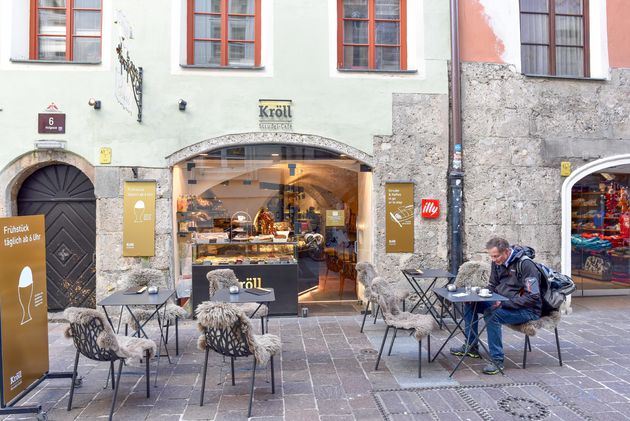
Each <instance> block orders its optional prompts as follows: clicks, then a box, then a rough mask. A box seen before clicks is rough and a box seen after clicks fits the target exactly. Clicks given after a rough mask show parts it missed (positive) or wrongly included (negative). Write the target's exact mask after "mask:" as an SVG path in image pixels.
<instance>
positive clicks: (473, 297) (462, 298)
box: [431, 288, 509, 377]
mask: <svg viewBox="0 0 630 421" xmlns="http://www.w3.org/2000/svg"><path fill="white" fill-rule="evenodd" d="M433 292H434V293H435V294H436V295H438V296H440V297H441V298H442V299H444V300H445V301H448V302H450V303H452V304H457V303H469V304H472V305H473V311H476V310H477V304H478V303H484V302H493V303H494V302H496V301H501V302H503V301H509V299H508V298H506V297H504V296H502V295H499V294H497V293H493V294H492V295H490V296H489V297H481V296H479V295H477V294H475V293H474V292H471V293H469V294H466V295H460V294H462V293H464V294H465V289H464V288H458V289H457V290H455V291H453V292H451V291H449V290H447V289H446V288H434V289H433ZM451 307H452V308H453V309H454V310H453V311H454V312H455V313H459V316H460V317H459V322H457V323H456V324H455V329H453V331H452V332H451V334H450V335H449V336H448V338H446V341H444V343H443V344H442V346H441V347H440V349H439V350H438V352H436V353H435V355H434V356H433V359H432V360H431V361H435V359H436V358H437V356H438V355H440V353H442V350H443V349H444V347H445V346H446V344H447V343H448V342H449V341H450V340H451V339H452V338H453V337H455V335H456V334H457V332H458V331H459V332H461V333H462V335H464V341H465V342H464V343H465V344H466V349H465V352H464V355H462V357H461V358H460V359H459V362H458V363H457V365H456V366H455V368H454V369H453V371H451V374H450V375H449V377H452V376H453V374H455V371H457V369H458V368H459V366H460V365H461V363H462V362H463V361H464V358H466V354H467V353H468V350H469V349H470V348H473V347H474V346H475V345H477V344H480V345H481V346H482V347H483V349H484V351H486V354H488V355H490V352H489V351H488V348H487V347H486V345H485V344H484V343H483V341H482V340H481V335H482V334H483V332H484V330H486V328H487V327H488V323H487V322H486V323H485V325H484V327H483V328H482V329H481V331H479V334H478V335H477V337H476V338H474V339H473V341H472V343H469V341H468V340H467V339H469V338H466V331H465V330H464V328H463V327H462V323H465V322H464V315H463V314H462V313H461V311H460V310H459V308H458V306H457V305H453V306H451ZM498 308H499V307H496V308H490V317H489V318H488V320H492V318H493V317H494V315H495V313H496V311H497V309H498ZM446 311H448V313H449V315H450V316H451V317H452V318H453V320H456V318H455V314H453V313H451V311H450V310H449V309H448V307H446ZM481 319H483V317H478V318H477V321H476V322H475V323H477V324H479V321H480V320H481ZM464 326H465V325H464ZM489 361H490V362H491V363H492V364H493V365H494V366H495V367H496V368H497V369H498V370H499V371H500V372H501V374H505V373H503V370H502V369H501V367H499V366H498V365H497V364H496V363H495V362H494V360H493V359H492V358H489Z"/></svg>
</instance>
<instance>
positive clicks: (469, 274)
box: [455, 261, 492, 288]
mask: <svg viewBox="0 0 630 421" xmlns="http://www.w3.org/2000/svg"><path fill="white" fill-rule="evenodd" d="M491 271H492V267H491V266H490V263H488V262H476V261H470V262H466V263H463V264H462V265H461V266H460V267H459V270H458V271H457V277H456V278H455V286H456V287H457V288H463V287H465V286H466V280H467V279H469V280H470V286H473V287H481V288H485V287H487V286H488V284H489V282H490V273H491Z"/></svg>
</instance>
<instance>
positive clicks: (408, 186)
mask: <svg viewBox="0 0 630 421" xmlns="http://www.w3.org/2000/svg"><path fill="white" fill-rule="evenodd" d="M413 245H414V244H413V183H386V184H385V252H386V253H413Z"/></svg>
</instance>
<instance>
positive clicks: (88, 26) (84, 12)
mask: <svg viewBox="0 0 630 421" xmlns="http://www.w3.org/2000/svg"><path fill="white" fill-rule="evenodd" d="M30 13H31V17H30V19H31V21H30V46H29V49H30V52H29V58H30V59H31V60H42V61H68V62H79V63H98V62H100V60H101V17H102V4H101V0H31V11H30Z"/></svg>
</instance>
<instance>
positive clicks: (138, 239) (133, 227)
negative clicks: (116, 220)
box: [123, 181, 156, 256]
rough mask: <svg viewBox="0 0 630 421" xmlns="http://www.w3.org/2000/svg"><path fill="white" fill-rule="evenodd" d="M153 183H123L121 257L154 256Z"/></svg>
mask: <svg viewBox="0 0 630 421" xmlns="http://www.w3.org/2000/svg"><path fill="white" fill-rule="evenodd" d="M155 191H156V184H155V181H125V188H124V193H123V212H124V213H123V256H154V255H155Z"/></svg>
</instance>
